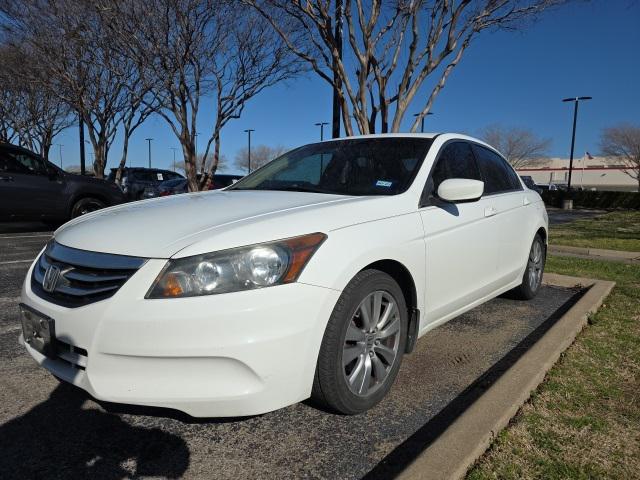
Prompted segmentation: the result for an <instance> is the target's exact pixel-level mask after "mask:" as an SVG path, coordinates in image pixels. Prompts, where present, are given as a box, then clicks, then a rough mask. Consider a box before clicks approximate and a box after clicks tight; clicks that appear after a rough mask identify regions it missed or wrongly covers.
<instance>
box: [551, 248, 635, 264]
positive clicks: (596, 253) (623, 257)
mask: <svg viewBox="0 0 640 480" xmlns="http://www.w3.org/2000/svg"><path fill="white" fill-rule="evenodd" d="M549 253H552V254H556V255H567V256H575V257H590V258H594V259H601V260H612V261H618V262H631V263H636V262H640V252H625V251H620V250H605V249H602V248H585V247H570V246H566V245H549Z"/></svg>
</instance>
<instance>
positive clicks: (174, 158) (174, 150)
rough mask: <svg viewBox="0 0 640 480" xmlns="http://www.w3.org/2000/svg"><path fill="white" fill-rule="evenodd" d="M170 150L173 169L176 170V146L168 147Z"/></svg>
mask: <svg viewBox="0 0 640 480" xmlns="http://www.w3.org/2000/svg"><path fill="white" fill-rule="evenodd" d="M169 149H170V150H173V171H174V172H175V171H176V150H177V148H176V147H169Z"/></svg>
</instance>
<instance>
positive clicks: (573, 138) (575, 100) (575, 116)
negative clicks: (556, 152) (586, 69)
mask: <svg viewBox="0 0 640 480" xmlns="http://www.w3.org/2000/svg"><path fill="white" fill-rule="evenodd" d="M592 98H593V97H571V98H563V99H562V101H563V102H573V130H572V132H571V153H570V154H569V178H568V180H567V192H568V193H569V199H571V171H572V170H573V148H574V146H575V143H576V123H577V122H578V103H580V101H584V100H591V99H592ZM568 208H571V207H568Z"/></svg>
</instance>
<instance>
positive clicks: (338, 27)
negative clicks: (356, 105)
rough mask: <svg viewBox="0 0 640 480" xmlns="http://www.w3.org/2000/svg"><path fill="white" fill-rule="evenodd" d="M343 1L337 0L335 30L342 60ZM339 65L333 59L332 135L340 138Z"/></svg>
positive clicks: (337, 46) (337, 47) (340, 86)
mask: <svg viewBox="0 0 640 480" xmlns="http://www.w3.org/2000/svg"><path fill="white" fill-rule="evenodd" d="M342 2H343V0H336V5H335V14H334V21H335V23H336V24H335V31H334V38H335V41H336V49H337V50H338V57H339V58H340V59H341V60H342ZM337 71H338V65H337V62H336V60H335V59H334V60H333V112H332V113H333V114H332V118H331V136H332V137H333V138H340V96H339V94H338V92H339V91H341V90H342V80H341V79H340V75H338V73H337Z"/></svg>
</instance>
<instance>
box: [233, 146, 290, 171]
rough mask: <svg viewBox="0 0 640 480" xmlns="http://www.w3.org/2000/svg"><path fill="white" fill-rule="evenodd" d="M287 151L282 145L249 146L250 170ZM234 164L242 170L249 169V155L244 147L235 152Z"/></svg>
mask: <svg viewBox="0 0 640 480" xmlns="http://www.w3.org/2000/svg"><path fill="white" fill-rule="evenodd" d="M288 151H289V149H288V148H286V147H283V146H282V145H279V146H277V147H270V146H268V145H257V146H255V147H251V170H252V171H253V170H255V169H256V168H260V167H262V166H263V165H266V164H267V163H269V162H270V161H271V160H274V159H276V158H278V157H279V156H281V155H283V154H285V153H286V152H288ZM235 165H236V167H237V168H238V169H239V170H242V171H243V172H248V171H249V155H248V150H247V148H246V147H245V148H241V149H240V150H238V152H237V153H236V158H235Z"/></svg>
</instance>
